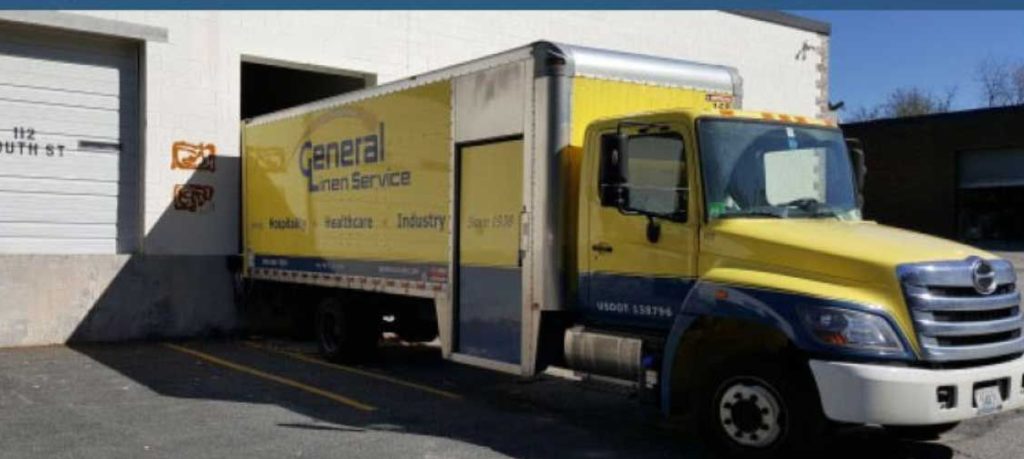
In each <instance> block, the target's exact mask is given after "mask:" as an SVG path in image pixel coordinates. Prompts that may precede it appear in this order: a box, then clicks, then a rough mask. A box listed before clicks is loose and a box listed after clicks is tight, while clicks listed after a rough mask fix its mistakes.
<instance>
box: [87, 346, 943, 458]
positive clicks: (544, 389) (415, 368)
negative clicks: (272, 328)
mask: <svg viewBox="0 0 1024 459" xmlns="http://www.w3.org/2000/svg"><path fill="white" fill-rule="evenodd" d="M187 346H188V347H189V348H190V349H194V350H197V351H200V352H203V353H206V354H210V355H214V356H216V357H217V358H220V359H224V360H227V361H230V362H233V363H235V364H239V365H244V366H247V367H251V368H255V369H258V370H259V371H261V372H265V373H269V374H272V375H276V376H280V377H284V378H289V379H291V380H295V381H298V382H300V383H302V384H306V385H309V386H312V387H315V388H318V389H322V390H326V391H331V392H333V393H337V394H339V395H342V396H344V397H349V398H352V399H355V400H357V401H359V402H362V403H365V404H369V405H371V406H373V407H375V408H376V410H375V411H370V412H365V411H360V410H358V409H353V408H352V407H350V406H345V405H343V404H339V403H336V402H334V401H331V400H328V399H325V398H323V397H318V396H316V395H313V394H310V393H307V392H303V391H301V390H297V389H295V388H294V387H289V386H286V385H283V384H280V383H277V382H273V381H268V380H265V379H261V378H258V377H254V376H252V375H250V374H246V373H242V372H240V371H236V370H232V369H228V368H224V367H220V366H217V365H215V364H212V363H209V362H206V361H203V360H200V359H197V358H195V357H193V356H190V355H187V354H183V353H180V352H177V351H175V350H173V349H170V348H167V347H164V346H161V345H158V344H132V345H97V344H80V345H74V346H73V347H72V348H73V349H74V350H75V351H76V352H78V353H80V354H83V355H85V356H88V357H89V358H90V359H92V360H94V361H96V362H98V363H100V364H102V365H104V366H105V367H108V368H110V369H113V370H115V371H117V372H118V373H120V374H121V375H124V376H126V377H128V378H130V379H131V380H133V381H135V382H137V383H139V384H140V385H143V386H145V387H146V388H148V389H150V390H152V391H153V392H155V393H157V394H159V395H161V396H165V397H176V398H186V399H200V400H212V401H227V402H239V403H248V404H268V405H276V406H279V407H281V408H284V409H286V410H289V411H291V412H294V413H297V414H299V415H301V416H304V417H306V418H308V421H306V422H280V420H279V419H278V420H270V419H266V420H262V419H254V420H251V422H255V423H265V424H267V425H268V426H269V427H271V428H273V429H275V430H274V431H279V432H280V435H281V436H282V437H284V436H287V435H289V433H294V432H296V431H304V432H308V433H313V434H316V435H323V436H330V438H331V440H332V441H336V442H341V444H344V442H345V441H346V439H349V438H352V437H351V435H360V434H365V433H366V432H391V433H409V434H419V435H426V436H431V437H440V438H446V439H451V440H456V441H458V442H463V443H468V444H471V445H476V446H480V447H484V448H487V449H490V450H492V451H493V452H496V453H500V454H501V455H507V456H511V457H530V458H542V459H566V458H617V457H628V458H644V457H659V458H660V457H685V458H708V457H712V456H711V455H710V454H709V453H707V452H706V451H705V449H704V448H703V447H702V446H701V445H700V442H699V441H698V439H697V438H696V437H695V436H694V435H693V434H691V433H690V430H692V429H685V428H683V427H682V425H681V423H678V422H676V423H669V422H667V421H664V420H663V419H662V418H661V417H660V416H659V414H658V412H657V410H656V409H655V407H653V406H650V405H649V404H643V403H637V401H635V400H631V399H630V397H629V396H628V395H627V394H625V393H622V392H618V391H615V390H612V389H608V388H600V387H595V386H590V385H582V384H579V383H573V382H571V381H566V380H562V379H558V378H552V377H541V378H538V379H534V380H528V381H524V380H521V379H519V378H516V377H513V376H508V375H504V374H498V373H494V372H489V371H485V370H478V369H475V368H471V367H466V366H463V365H459V364H455V363H451V362H447V361H444V360H442V359H441V358H440V355H439V352H438V351H437V350H436V349H435V348H432V347H426V346H385V347H384V348H383V349H382V351H381V355H380V356H379V358H378V360H377V361H375V362H374V363H372V364H368V365H363V366H360V367H359V369H360V370H363V371H370V372H375V373H381V374H387V375H388V376H391V377H395V378H399V379H403V380H406V381H412V382H416V383H418V384H423V385H427V386H430V387H434V388H438V389H442V390H445V391H450V392H454V393H456V394H459V395H460V396H461V397H462V398H461V399H459V400H452V399H447V398H444V397H438V396H436V395H433V394H430V393H426V392H422V391H417V390H415V389H413V388H410V387H405V386H399V385H394V384H389V383H387V382H382V381H380V380H375V379H372V378H367V377H364V376H361V375H358V374H354V373H348V372H346V371H343V370H339V369H337V368H331V367H326V366H322V365H314V364H311V363H309V362H304V361H299V360H295V359H290V358H287V357H285V356H282V355H280V354H274V353H269V352H267V351H265V350H260V349H255V348H252V347H248V346H245V345H243V344H241V343H237V342H223V341H221V342H202V343H187ZM264 427H266V426H264ZM262 441H275V440H274V439H273V438H267V439H263V440H262ZM394 454H398V453H394ZM826 456H827V457H829V458H830V459H836V458H839V459H841V458H850V459H854V458H856V459H864V458H870V459H890V458H891V459H948V458H951V457H953V456H954V454H953V450H952V449H950V448H949V447H947V446H945V445H941V444H936V443H916V442H904V441H899V440H896V439H894V438H892V437H890V436H888V435H886V434H885V433H884V432H883V431H882V430H881V429H875V428H858V429H853V430H849V431H845V432H843V433H842V434H840V435H837V436H836V437H835V438H833V439H831V440H830V441H829V443H828V445H827V446H826V448H825V449H824V451H823V452H822V454H820V455H816V457H826ZM381 457H394V455H389V453H388V450H387V449H385V450H384V451H383V452H382V453H381Z"/></svg>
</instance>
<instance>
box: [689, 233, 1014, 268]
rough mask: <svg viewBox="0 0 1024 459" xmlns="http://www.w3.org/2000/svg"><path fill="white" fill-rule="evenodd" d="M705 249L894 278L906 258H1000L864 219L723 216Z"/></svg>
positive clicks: (740, 258) (724, 256)
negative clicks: (732, 217)
mask: <svg viewBox="0 0 1024 459" xmlns="http://www.w3.org/2000/svg"><path fill="white" fill-rule="evenodd" d="M701 250H702V252H704V253H706V254H708V255H710V256H711V257H712V258H715V259H717V261H716V263H726V264H742V265H751V264H753V265H759V266H766V265H772V266H776V267H778V268H779V270H780V271H790V272H793V271H797V272H802V273H805V274H808V275H809V276H807V277H812V278H813V277H821V276H825V277H832V278H842V279H847V280H851V281H856V282H865V283H885V284H888V283H890V282H891V281H893V280H895V271H896V267H897V266H899V265H901V264H904V263H916V262H925V261H939V260H961V259H964V258H967V257H968V256H972V255H974V256H979V257H982V258H987V259H991V258H996V257H995V256H993V255H992V254H990V253H988V252H985V251H983V250H980V249H976V248H974V247H971V246H968V245H964V244H960V243H957V242H953V241H949V240H946V239H941V238H937V237H934V236H928V235H925V234H921V233H916V232H913V231H907V230H903V229H898V228H893V227H889V226H884V225H879V224H877V223H874V222H866V221H839V220H831V219H791V220H770V219H721V220H718V221H716V222H713V223H712V224H711V225H709V226H708V227H707V230H706V231H705V233H704V237H703V238H702V248H701Z"/></svg>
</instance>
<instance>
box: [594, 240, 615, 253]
mask: <svg viewBox="0 0 1024 459" xmlns="http://www.w3.org/2000/svg"><path fill="white" fill-rule="evenodd" d="M590 248H591V249H592V250H593V251H595V252H602V253H612V246H611V244H609V243H607V242H598V243H597V244H594V245H592V246H590Z"/></svg>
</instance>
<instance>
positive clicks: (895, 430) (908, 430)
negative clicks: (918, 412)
mask: <svg viewBox="0 0 1024 459" xmlns="http://www.w3.org/2000/svg"><path fill="white" fill-rule="evenodd" d="M958 425H960V423H959V422H949V423H946V424H934V425H927V426H884V427H885V431H886V432H889V433H890V434H891V435H893V436H895V437H897V438H900V439H903V440H914V441H928V440H938V439H939V437H941V436H942V434H944V433H946V432H949V431H950V430H953V429H955V428H956V426H958Z"/></svg>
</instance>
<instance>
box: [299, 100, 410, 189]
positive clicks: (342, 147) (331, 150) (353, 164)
mask: <svg viewBox="0 0 1024 459" xmlns="http://www.w3.org/2000/svg"><path fill="white" fill-rule="evenodd" d="M341 118H357V119H359V120H360V121H362V124H363V125H364V126H365V125H368V124H369V125H372V124H371V123H375V124H376V126H375V128H376V132H370V133H366V134H362V135H346V136H344V137H341V138H337V139H331V140H327V141H324V142H314V141H313V140H311V137H312V134H313V133H314V132H315V131H316V130H317V129H318V128H320V127H321V126H324V125H326V124H327V123H328V122H330V121H333V120H337V119H341ZM384 133H385V126H384V123H383V122H379V121H376V120H375V119H373V117H372V115H368V114H366V113H363V112H358V111H355V110H350V109H342V110H336V111H332V112H329V113H326V114H324V115H322V116H321V117H320V118H318V119H316V120H314V121H313V122H312V123H310V127H309V128H308V129H307V132H306V135H304V136H303V139H304V140H303V141H302V142H301V143H300V144H299V146H298V147H297V148H296V152H297V155H296V156H298V160H299V170H300V171H301V172H302V175H303V176H304V177H306V180H307V181H308V183H309V191H310V192H311V193H316V192H323V191H348V190H366V189H373V188H389V187H400V186H408V185H410V184H411V183H412V172H411V171H407V170H406V171H387V172H383V173H379V174H373V173H365V172H361V171H359V170H353V171H352V172H351V173H350V174H349V175H337V174H331V175H330V176H325V173H327V172H329V171H334V170H342V169H348V168H353V169H357V168H358V167H359V166H361V165H373V164H380V163H383V162H384V161H385V160H386V159H387V154H386V152H385V148H384V146H385V142H384Z"/></svg>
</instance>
